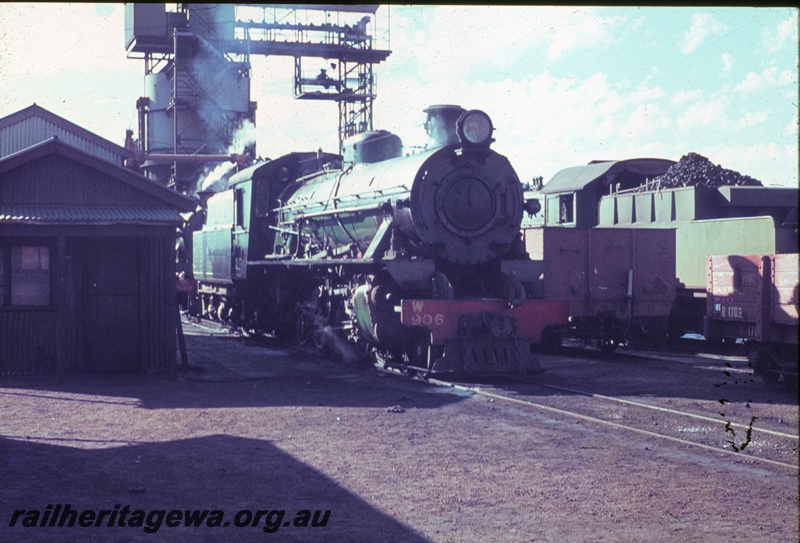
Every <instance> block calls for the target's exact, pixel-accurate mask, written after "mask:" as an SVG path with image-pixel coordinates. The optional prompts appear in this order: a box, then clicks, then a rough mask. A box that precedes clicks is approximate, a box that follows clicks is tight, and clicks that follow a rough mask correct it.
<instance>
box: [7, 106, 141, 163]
mask: <svg viewBox="0 0 800 543" xmlns="http://www.w3.org/2000/svg"><path fill="white" fill-rule="evenodd" d="M52 136H58V137H59V138H60V139H62V140H64V141H66V142H68V143H70V144H71V145H73V146H75V147H78V148H81V149H83V150H85V151H88V152H90V153H92V154H94V155H96V156H99V157H100V158H103V159H106V160H111V161H112V162H114V163H117V164H121V163H122V161H123V160H124V159H126V158H131V157H132V156H133V155H134V153H133V151H131V150H129V149H126V148H125V147H122V146H120V145H117V144H116V143H114V142H111V141H109V140H107V139H105V138H102V137H100V136H98V135H97V134H95V133H94V132H90V131H89V130H86V129H85V128H83V127H81V126H78V125H77V124H75V123H73V122H71V121H68V120H67V119H65V118H63V117H61V116H59V115H56V114H55V113H53V112H51V111H48V110H47V109H45V108H43V107H42V106H40V105H38V104H33V105H30V106H28V107H26V108H25V109H21V110H19V111H17V112H16V113H12V114H11V115H7V116H5V117H2V118H0V157H3V156H8V155H11V154H14V153H15V152H18V151H21V150H22V149H25V148H27V147H30V146H31V145H35V144H37V143H39V142H40V141H44V140H47V139H49V138H51V137H52Z"/></svg>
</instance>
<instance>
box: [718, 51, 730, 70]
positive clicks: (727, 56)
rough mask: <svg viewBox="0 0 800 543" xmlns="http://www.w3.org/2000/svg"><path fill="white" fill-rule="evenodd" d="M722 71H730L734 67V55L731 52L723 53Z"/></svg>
mask: <svg viewBox="0 0 800 543" xmlns="http://www.w3.org/2000/svg"><path fill="white" fill-rule="evenodd" d="M721 60H722V71H723V72H730V71H731V69H733V55H731V54H730V53H722V57H721Z"/></svg>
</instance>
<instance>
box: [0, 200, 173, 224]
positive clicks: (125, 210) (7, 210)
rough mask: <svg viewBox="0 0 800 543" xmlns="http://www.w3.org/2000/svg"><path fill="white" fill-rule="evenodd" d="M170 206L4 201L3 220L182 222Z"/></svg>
mask: <svg viewBox="0 0 800 543" xmlns="http://www.w3.org/2000/svg"><path fill="white" fill-rule="evenodd" d="M182 220H183V219H182V218H181V216H180V214H179V213H178V212H177V211H175V210H174V209H170V208H150V207H148V208H138V207H96V206H92V207H89V206H47V205H8V204H0V223H19V224H49V225H53V224H71V225H75V224H91V225H101V224H149V225H153V224H179V223H180V222H181V221H182Z"/></svg>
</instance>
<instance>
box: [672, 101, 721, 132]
mask: <svg viewBox="0 0 800 543" xmlns="http://www.w3.org/2000/svg"><path fill="white" fill-rule="evenodd" d="M725 114H726V107H725V103H724V102H723V101H722V100H720V99H711V100H701V101H699V102H695V103H694V104H692V105H691V106H689V109H687V110H686V111H685V112H684V113H683V115H681V116H680V117H678V120H677V125H678V128H680V129H682V130H687V129H692V128H696V127H712V126H713V127H720V126H725V125H726V124H727V119H726V115H725Z"/></svg>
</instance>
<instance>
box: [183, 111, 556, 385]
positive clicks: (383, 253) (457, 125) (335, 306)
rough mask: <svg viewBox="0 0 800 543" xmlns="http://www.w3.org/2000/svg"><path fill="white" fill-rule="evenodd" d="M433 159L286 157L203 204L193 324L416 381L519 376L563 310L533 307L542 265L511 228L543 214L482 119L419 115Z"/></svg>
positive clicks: (350, 146) (387, 152)
mask: <svg viewBox="0 0 800 543" xmlns="http://www.w3.org/2000/svg"><path fill="white" fill-rule="evenodd" d="M425 113H426V116H427V117H426V122H425V128H426V131H427V134H428V137H429V144H428V146H427V147H426V149H425V150H424V151H422V152H419V153H416V154H412V155H407V156H403V154H402V152H403V146H402V142H401V140H400V138H399V137H398V136H396V135H394V134H392V133H389V132H387V131H383V130H379V131H370V132H365V133H362V134H359V135H356V136H353V137H352V138H350V139H348V140H346V141H345V142H344V145H343V154H342V156H339V155H332V154H326V153H322V152H321V151H320V152H318V153H292V154H289V155H286V156H283V157H281V158H279V159H277V160H272V161H267V162H262V163H258V164H255V165H254V166H252V167H250V168H247V169H245V170H243V171H240V172H238V173H237V174H235V175H234V176H232V177H231V178H230V179H229V181H228V188H227V189H226V190H223V191H221V192H218V193H215V194H213V195H210V196H208V198H207V200H206V205H205V213H206V218H205V221H204V224H203V226H202V228H201V229H199V230H197V231H195V232H194V233H193V236H192V240H191V244H192V255H193V258H192V263H193V264H192V271H193V274H194V279H195V280H196V285H197V296H198V302H199V303H198V304H197V305H196V307H197V311H196V312H197V314H199V315H204V316H207V317H213V318H215V319H218V320H221V321H228V322H232V323H235V324H239V325H242V326H244V327H246V328H249V329H252V330H257V331H263V332H271V333H274V334H275V335H276V336H278V337H280V338H284V339H295V340H297V341H299V342H300V343H307V342H311V343H313V344H314V345H315V346H316V347H320V348H322V347H324V346H326V345H332V344H335V341H336V338H339V337H342V338H346V339H348V340H349V342H350V344H351V345H357V346H360V347H361V348H363V349H364V351H365V352H367V353H368V354H370V355H371V356H372V357H374V358H375V359H376V360H378V361H379V363H381V364H383V365H386V366H391V367H396V368H402V369H410V370H421V371H424V372H431V373H439V372H463V373H530V372H536V371H538V370H539V369H540V368H539V365H538V361H537V358H536V356H535V351H534V346H535V345H536V344H538V343H540V342H541V341H542V338H543V337H547V335H548V334H550V333H552V332H553V331H554V330H557V329H559V328H562V327H564V326H565V323H566V321H567V304H566V302H562V301H558V300H543V299H534V293H535V290H536V289H535V283H536V282H537V281H538V280H539V278H540V276H541V275H542V272H543V267H544V263H543V262H541V261H534V260H531V259H530V258H529V256H528V254H527V253H526V252H525V247H524V243H523V241H522V237H521V231H520V225H521V223H522V219H523V216H524V214H525V213H527V214H529V215H533V214H535V213H537V212H538V211H539V203H538V200H535V199H529V200H526V199H525V198H524V193H523V187H522V185H521V183H520V181H519V178H518V177H517V174H516V173H515V171H514V169H513V167H512V165H511V164H510V162H509V161H508V159H507V158H506V157H504V156H503V155H501V154H499V153H497V152H496V151H494V150H492V149H491V145H492V143H493V142H494V139H493V138H492V135H493V131H494V128H493V124H492V121H491V119H490V117H489V116H488V115H487V114H486V113H485V112H483V111H479V110H469V111H467V110H465V109H463V108H461V107H459V106H453V105H438V106H431V107H429V108H428V109H426V110H425Z"/></svg>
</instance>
